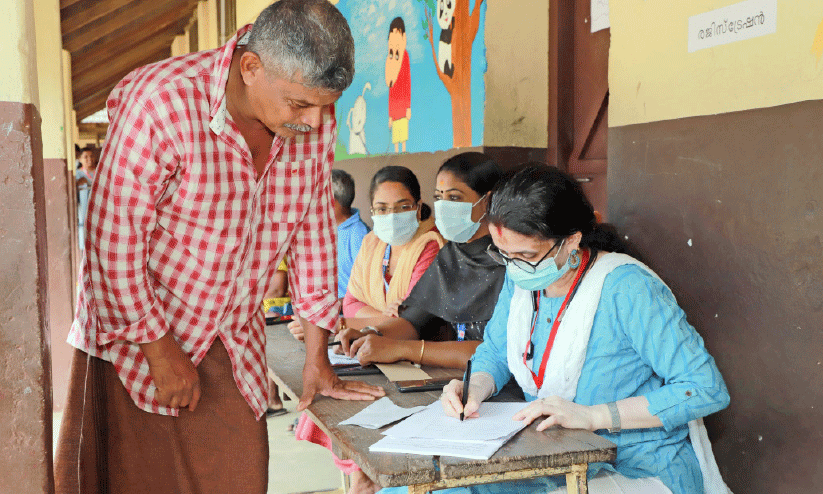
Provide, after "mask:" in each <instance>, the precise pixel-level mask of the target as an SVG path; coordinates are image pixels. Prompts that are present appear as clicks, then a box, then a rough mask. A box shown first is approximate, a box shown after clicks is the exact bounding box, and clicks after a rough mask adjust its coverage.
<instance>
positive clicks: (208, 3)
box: [197, 0, 220, 50]
mask: <svg viewBox="0 0 823 494" xmlns="http://www.w3.org/2000/svg"><path fill="white" fill-rule="evenodd" d="M197 29H198V33H197V41H198V43H199V45H200V46H199V47H198V49H199V50H210V49H212V48H217V47H218V46H220V45H219V44H218V41H217V0H202V1H201V2H200V3H198V4H197Z"/></svg>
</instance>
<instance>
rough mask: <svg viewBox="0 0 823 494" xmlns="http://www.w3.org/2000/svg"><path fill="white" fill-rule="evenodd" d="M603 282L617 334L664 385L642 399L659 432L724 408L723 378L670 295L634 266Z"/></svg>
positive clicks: (648, 275) (726, 391)
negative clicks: (613, 310)
mask: <svg viewBox="0 0 823 494" xmlns="http://www.w3.org/2000/svg"><path fill="white" fill-rule="evenodd" d="M612 278H613V279H612ZM606 280H607V281H606V283H607V284H609V285H611V286H610V287H609V286H604V287H603V290H604V292H608V291H611V292H612V293H613V303H614V306H615V308H616V313H617V322H618V325H619V328H620V329H621V330H622V331H623V332H624V333H625V334H626V336H627V337H628V338H629V340H630V341H631V345H632V347H633V348H634V349H635V351H637V353H638V354H639V355H640V358H641V359H642V360H643V361H644V362H645V363H646V364H647V365H649V366H650V367H651V368H652V370H653V371H654V373H655V374H657V375H658V376H660V377H661V378H662V379H663V381H664V384H663V386H662V387H660V388H658V389H656V390H654V391H652V392H650V393H647V394H646V395H645V396H646V398H647V399H648V400H649V412H650V413H651V414H652V415H656V416H657V417H658V418H659V419H660V421H661V422H662V423H663V427H664V428H665V429H666V430H667V431H670V430H672V429H673V428H676V427H678V426H681V425H684V424H686V423H687V422H689V421H690V420H693V419H696V418H699V417H705V416H706V415H709V414H712V413H714V412H716V411H718V410H722V409H723V408H726V406H728V404H729V393H728V390H727V389H726V384H725V382H724V381H723V377H722V376H721V375H720V371H719V370H718V369H717V365H716V364H715V361H714V358H712V356H711V355H709V352H708V351H707V350H706V347H705V346H704V344H703V338H701V337H700V335H699V334H697V331H695V329H694V327H692V326H691V325H690V324H689V323H688V322H687V321H686V314H685V313H684V312H683V310H682V309H681V308H680V307H679V306H678V305H677V301H676V300H675V298H674V295H673V294H672V292H671V291H670V290H669V289H668V288H667V287H666V286H665V285H664V284H663V283H662V282H661V281H659V280H658V279H656V278H654V277H653V276H651V275H650V274H649V273H646V272H645V271H641V270H640V268H638V267H636V266H624V267H620V268H617V269H616V270H615V271H614V272H613V274H612V275H610V276H609V277H607V279H606Z"/></svg>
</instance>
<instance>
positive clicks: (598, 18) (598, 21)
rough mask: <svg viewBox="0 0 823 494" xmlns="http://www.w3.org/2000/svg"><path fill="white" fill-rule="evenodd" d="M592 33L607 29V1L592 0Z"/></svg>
mask: <svg viewBox="0 0 823 494" xmlns="http://www.w3.org/2000/svg"><path fill="white" fill-rule="evenodd" d="M591 13H592V32H593V33H596V32H597V31H600V30H603V29H608V28H609V0H592V10H591Z"/></svg>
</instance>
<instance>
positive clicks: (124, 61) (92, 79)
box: [72, 46, 170, 101]
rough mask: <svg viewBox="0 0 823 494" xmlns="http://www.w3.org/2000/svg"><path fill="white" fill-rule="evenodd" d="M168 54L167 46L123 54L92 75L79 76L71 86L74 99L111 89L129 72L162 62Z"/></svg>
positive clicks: (84, 97)
mask: <svg viewBox="0 0 823 494" xmlns="http://www.w3.org/2000/svg"><path fill="white" fill-rule="evenodd" d="M169 54H170V48H169V47H168V46H161V47H160V48H158V49H156V50H154V51H152V52H149V51H138V50H133V51H130V52H127V53H124V54H123V56H122V57H120V58H119V59H116V60H114V61H113V62H112V63H109V64H105V65H101V66H100V67H99V68H98V69H97V70H95V71H94V72H93V73H87V74H84V75H81V76H80V78H79V79H78V80H77V82H76V83H73V84H72V91H73V94H74V98H76V99H77V100H79V101H82V100H84V99H86V98H88V97H89V96H92V95H93V94H95V93H97V92H99V91H100V90H103V89H106V88H109V91H111V88H113V87H114V86H115V85H116V84H117V83H118V82H119V81H120V79H122V78H123V77H125V76H126V75H127V74H128V73H129V72H131V71H132V70H134V69H136V68H137V67H141V66H143V65H147V64H150V63H153V62H156V61H158V60H163V59H164V58H166V57H168V56H169Z"/></svg>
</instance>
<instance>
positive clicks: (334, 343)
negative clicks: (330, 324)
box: [329, 341, 343, 346]
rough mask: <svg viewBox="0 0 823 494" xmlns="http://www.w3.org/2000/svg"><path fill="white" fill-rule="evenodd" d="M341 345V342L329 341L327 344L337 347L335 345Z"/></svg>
mask: <svg viewBox="0 0 823 494" xmlns="http://www.w3.org/2000/svg"><path fill="white" fill-rule="evenodd" d="M342 344H343V342H341V341H330V342H329V346H337V345H342Z"/></svg>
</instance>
